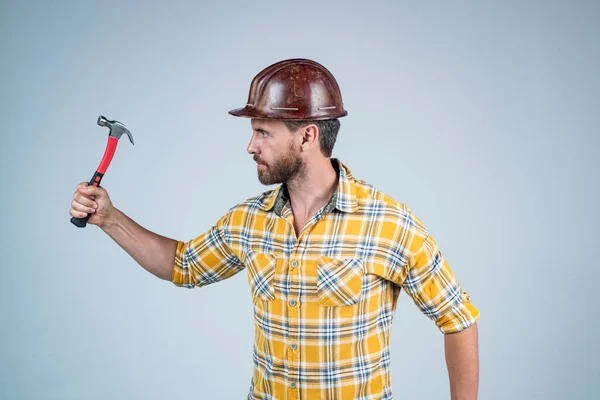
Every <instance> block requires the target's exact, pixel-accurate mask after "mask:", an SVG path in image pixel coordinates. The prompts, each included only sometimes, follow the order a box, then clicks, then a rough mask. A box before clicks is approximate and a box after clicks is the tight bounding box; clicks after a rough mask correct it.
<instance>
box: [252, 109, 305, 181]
mask: <svg viewBox="0 0 600 400" xmlns="http://www.w3.org/2000/svg"><path fill="white" fill-rule="evenodd" d="M251 123H252V139H251V140H250V143H249V144H248V149H247V150H248V153H250V154H253V155H254V157H253V158H254V161H256V162H257V163H258V164H257V173H258V180H259V181H260V183H262V184H263V185H274V184H278V183H284V182H288V181H290V180H291V179H292V178H294V177H295V176H297V175H298V174H299V173H301V171H302V170H303V162H302V158H301V157H300V153H299V151H297V150H296V149H297V146H298V145H297V144H296V140H297V137H296V136H295V135H294V134H292V133H291V132H290V131H289V130H288V128H287V127H286V126H285V124H284V123H283V122H281V121H273V120H261V119H252V122H251Z"/></svg>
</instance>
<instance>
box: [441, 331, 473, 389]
mask: <svg viewBox="0 0 600 400" xmlns="http://www.w3.org/2000/svg"><path fill="white" fill-rule="evenodd" d="M477 345H478V328H477V323H474V324H473V325H471V326H470V327H468V328H467V329H465V330H462V331H460V332H454V333H448V334H446V335H444V350H445V354H446V365H447V367H448V378H449V379H450V395H451V399H452V400H477V390H478V385H479V354H478V348H477Z"/></svg>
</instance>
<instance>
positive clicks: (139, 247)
mask: <svg viewBox="0 0 600 400" xmlns="http://www.w3.org/2000/svg"><path fill="white" fill-rule="evenodd" d="M101 229H102V230H103V231H104V232H105V233H106V234H108V236H110V237H111V238H113V240H114V241H115V242H117V244H118V245H119V246H121V248H122V249H123V250H125V251H126V252H127V253H129V255H130V256H131V257H133V259H134V260H135V261H137V263H138V264H140V265H141V266H142V267H143V268H144V269H146V270H147V271H148V272H150V273H151V274H153V275H155V276H157V277H158V278H160V279H164V280H167V281H170V280H171V277H172V275H173V266H174V265H175V250H176V248H177V241H176V240H173V239H169V238H166V237H164V236H160V235H157V234H156V233H153V232H150V231H149V230H147V229H145V228H144V227H142V226H140V225H138V224H137V223H136V222H135V221H134V220H132V219H131V218H129V217H128V216H127V215H125V214H124V213H122V212H121V211H120V210H119V209H117V208H113V212H112V213H111V217H110V218H107V219H106V221H105V222H104V224H102V226H101Z"/></svg>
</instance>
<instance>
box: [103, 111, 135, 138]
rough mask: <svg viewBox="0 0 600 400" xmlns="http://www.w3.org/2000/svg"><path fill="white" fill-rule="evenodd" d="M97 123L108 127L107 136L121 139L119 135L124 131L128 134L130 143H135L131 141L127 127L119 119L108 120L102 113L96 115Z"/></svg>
mask: <svg viewBox="0 0 600 400" xmlns="http://www.w3.org/2000/svg"><path fill="white" fill-rule="evenodd" d="M98 125H100V126H107V127H108V129H110V133H109V134H108V136H111V137H114V138H117V140H119V139H121V135H123V134H124V133H126V134H127V136H129V141H130V142H131V144H135V143H133V136H132V135H131V132H130V131H129V129H127V127H126V126H125V125H123V124H122V123H120V122H119V121H110V120H108V119H106V118H105V117H104V116H103V115H101V116H99V117H98Z"/></svg>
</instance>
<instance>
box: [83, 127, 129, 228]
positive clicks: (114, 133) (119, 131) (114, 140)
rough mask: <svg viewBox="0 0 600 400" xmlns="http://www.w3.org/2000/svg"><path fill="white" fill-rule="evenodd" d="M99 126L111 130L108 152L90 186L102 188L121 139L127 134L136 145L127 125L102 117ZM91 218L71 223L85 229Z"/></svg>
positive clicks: (86, 217)
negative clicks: (101, 183) (103, 180)
mask: <svg viewBox="0 0 600 400" xmlns="http://www.w3.org/2000/svg"><path fill="white" fill-rule="evenodd" d="M98 125H100V126H106V127H108V129H109V130H110V131H109V133H108V144H107V145H106V150H105V151H104V156H103V157H102V161H101V162H100V165H99V166H98V169H97V170H96V173H95V174H94V176H93V177H92V179H91V180H90V182H89V183H88V186H100V181H101V180H102V177H103V176H104V173H105V172H106V169H107V168H108V166H109V165H110V162H111V161H112V158H113V155H114V154H115V150H116V149H117V144H118V142H119V139H120V138H121V136H122V135H123V134H124V133H125V134H127V136H129V140H130V141H131V144H134V143H133V136H131V132H129V129H127V127H125V125H123V124H122V123H120V122H119V121H109V120H107V119H106V118H104V117H103V116H102V115H101V116H99V117H98ZM89 218H90V214H88V215H87V216H85V217H83V218H75V217H71V222H72V223H73V224H74V225H75V226H77V227H78V228H85V226H86V224H87V221H88V219H89Z"/></svg>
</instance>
